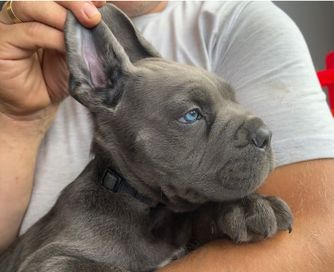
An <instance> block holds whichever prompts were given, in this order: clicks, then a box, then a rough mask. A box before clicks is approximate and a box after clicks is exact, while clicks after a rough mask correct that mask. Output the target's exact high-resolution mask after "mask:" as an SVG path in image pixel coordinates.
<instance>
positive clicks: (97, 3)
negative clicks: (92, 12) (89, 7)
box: [92, 1, 106, 8]
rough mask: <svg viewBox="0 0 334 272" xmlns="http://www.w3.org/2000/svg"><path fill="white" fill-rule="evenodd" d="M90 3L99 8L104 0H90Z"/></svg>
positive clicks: (104, 2) (103, 3)
mask: <svg viewBox="0 0 334 272" xmlns="http://www.w3.org/2000/svg"><path fill="white" fill-rule="evenodd" d="M92 3H93V4H94V5H95V7H97V8H101V7H103V6H104V5H105V4H106V1H92Z"/></svg>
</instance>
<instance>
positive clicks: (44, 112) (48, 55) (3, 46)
mask: <svg viewBox="0 0 334 272" xmlns="http://www.w3.org/2000/svg"><path fill="white" fill-rule="evenodd" d="M103 4H104V2H89V1H85V2H13V3H12V7H13V10H14V12H15V15H16V16H17V17H18V18H19V19H20V20H21V21H22V23H17V24H14V23H13V21H12V20H11V18H10V17H9V16H8V13H7V12H6V10H5V9H6V7H5V6H4V7H3V9H2V11H1V12H0V32H1V35H0V82H1V84H0V114H1V115H4V116H5V117H6V119H9V120H15V121H17V120H19V121H20V122H23V123H30V124H33V125H32V126H33V127H34V129H38V131H41V133H45V132H46V130H47V128H48V127H49V125H50V124H51V122H52V120H53V117H54V115H55V112H56V109H57V105H58V104H59V102H60V101H62V100H63V99H64V98H65V97H66V96H67V84H68V71H67V66H66V61H65V55H64V50H65V49H64V38H63V30H64V23H65V19H66V9H69V10H71V11H72V12H73V13H74V14H75V16H76V17H77V18H78V20H79V21H80V22H81V23H82V24H83V25H85V26H86V27H93V26H95V25H96V24H97V23H98V22H99V21H100V19H101V15H100V13H99V12H98V11H97V9H96V7H101V6H102V5H103ZM0 117H1V116H0Z"/></svg>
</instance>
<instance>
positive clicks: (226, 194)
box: [218, 152, 274, 201]
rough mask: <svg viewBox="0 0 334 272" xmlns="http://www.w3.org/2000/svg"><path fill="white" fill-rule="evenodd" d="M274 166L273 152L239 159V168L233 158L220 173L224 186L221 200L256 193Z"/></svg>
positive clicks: (219, 176)
mask: <svg viewBox="0 0 334 272" xmlns="http://www.w3.org/2000/svg"><path fill="white" fill-rule="evenodd" d="M250 161H252V163H249V162H250ZM273 168H274V163H273V157H272V154H271V152H268V153H267V154H264V155H263V156H254V157H253V158H252V159H249V158H244V159H243V160H240V161H238V169H236V168H235V165H234V163H233V160H232V161H231V162H230V163H227V164H226V165H225V166H224V167H223V168H222V169H221V171H220V172H219V174H218V178H219V180H220V182H221V184H222V188H223V192H222V196H221V197H222V199H221V201H230V200H235V199H240V198H243V197H245V196H247V195H249V194H252V193H254V192H255V191H256V190H257V189H258V188H259V187H260V186H261V185H262V184H263V183H264V182H265V181H266V178H267V177H268V175H269V174H270V172H271V171H272V170H273Z"/></svg>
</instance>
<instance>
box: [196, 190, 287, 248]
mask: <svg viewBox="0 0 334 272" xmlns="http://www.w3.org/2000/svg"><path fill="white" fill-rule="evenodd" d="M291 226H292V214H291V211H290V208H289V206H288V205H287V204H286V203H285V202H284V201H283V200H281V199H279V198H277V197H273V196H269V197H266V196H261V195H259V194H252V195H250V196H247V197H245V198H243V199H240V200H237V201H233V202H226V203H210V204H207V205H204V206H203V207H201V208H200V209H199V210H198V211H196V212H195V214H194V219H193V238H192V241H193V243H194V244H195V245H200V244H203V243H205V242H208V241H211V240H216V239H220V238H226V237H229V238H230V239H232V240H233V241H234V242H236V243H240V242H252V241H259V240H263V239H265V238H267V237H271V236H273V235H274V234H276V233H277V232H278V231H280V230H289V231H291Z"/></svg>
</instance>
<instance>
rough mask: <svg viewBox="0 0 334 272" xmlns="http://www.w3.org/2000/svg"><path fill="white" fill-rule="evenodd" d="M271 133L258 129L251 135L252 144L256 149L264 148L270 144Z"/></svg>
mask: <svg viewBox="0 0 334 272" xmlns="http://www.w3.org/2000/svg"><path fill="white" fill-rule="evenodd" d="M271 135H272V133H271V131H270V130H269V129H268V128H267V127H265V126H260V127H258V128H257V129H256V130H255V131H254V132H253V133H252V135H251V140H252V143H253V144H254V145H255V146H256V147H258V148H265V147H266V146H267V145H269V144H270V140H271Z"/></svg>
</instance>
